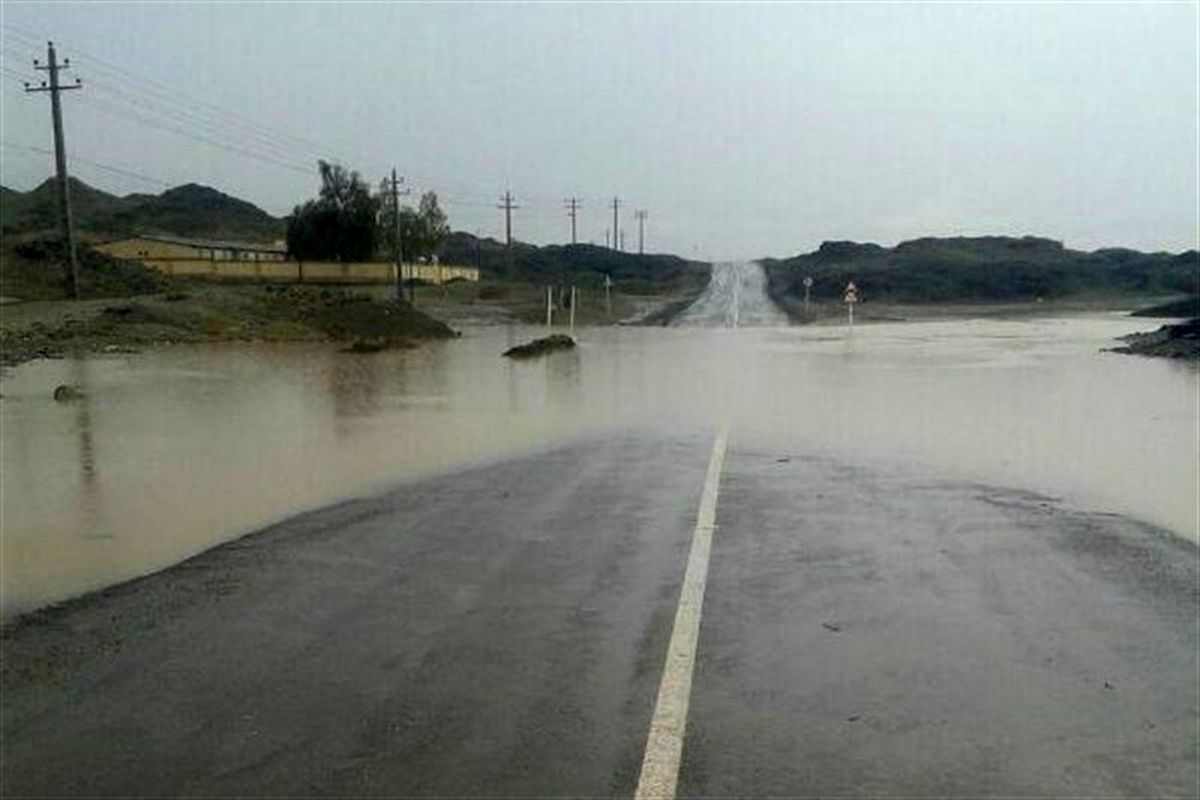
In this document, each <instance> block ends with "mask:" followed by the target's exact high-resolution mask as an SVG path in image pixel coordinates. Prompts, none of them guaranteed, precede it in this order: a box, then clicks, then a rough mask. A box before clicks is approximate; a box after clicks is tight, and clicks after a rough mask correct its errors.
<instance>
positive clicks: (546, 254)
mask: <svg viewBox="0 0 1200 800" xmlns="http://www.w3.org/2000/svg"><path fill="white" fill-rule="evenodd" d="M439 257H440V258H441V260H442V261H444V262H445V263H448V264H462V265H465V266H475V265H476V264H478V266H479V268H480V271H481V272H482V273H483V274H484V275H489V276H492V277H503V276H505V275H506V274H507V270H508V260H507V259H508V256H507V251H506V248H505V246H504V243H503V242H498V241H496V240H495V239H491V238H482V239H477V238H476V237H474V236H472V235H471V234H469V233H462V232H455V233H452V234H450V236H449V237H448V238H447V240H446V242H445V244H444V245H443V246H442V251H441V253H440V255H439ZM513 273H514V277H515V278H516V279H517V280H525V281H531V282H533V283H543V284H549V283H561V284H566V283H575V284H576V285H578V286H580V287H584V286H587V287H597V286H601V285H603V282H604V276H605V275H608V276H610V277H611V278H612V280H613V281H614V282H615V283H617V284H619V285H620V286H621V289H622V291H624V292H628V293H632V294H637V293H640V292H645V293H652V292H658V291H661V290H663V289H664V288H677V289H684V288H691V287H693V286H694V285H695V284H696V283H697V282H700V283H703V282H707V280H708V264H701V263H699V262H695V261H688V260H687V259H684V258H680V257H679V256H673V255H665V254H652V255H642V256H640V255H637V254H636V253H624V252H618V251H616V250H611V249H609V248H607V247H597V246H596V245H591V244H568V245H545V246H537V245H532V244H527V243H525V242H513Z"/></svg>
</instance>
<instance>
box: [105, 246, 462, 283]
mask: <svg viewBox="0 0 1200 800" xmlns="http://www.w3.org/2000/svg"><path fill="white" fill-rule="evenodd" d="M95 249H97V250H99V251H100V252H102V253H106V254H108V255H110V256H113V257H114V258H123V259H127V260H130V261H140V262H141V263H143V264H145V265H146V266H148V267H150V268H152V269H156V270H158V271H159V272H163V273H166V274H167V275H181V276H187V277H194V278H212V279H216V280H242V281H270V282H272V283H276V282H282V283H331V284H341V283H392V282H394V281H395V280H396V268H395V265H393V264H388V263H384V262H357V263H344V262H330V261H288V260H287V248H286V247H285V246H284V244H283V242H275V243H273V244H251V243H247V242H223V241H209V240H200V239H184V238H180V237H174V236H150V235H138V236H133V237H130V238H128V239H119V240H116V241H112V242H105V243H103V244H98V245H95ZM403 277H404V278H405V280H409V279H414V278H415V279H418V280H422V281H425V282H427V283H445V282H447V281H452V280H465V281H478V280H479V270H477V269H475V268H474V267H457V266H451V265H449V264H437V263H433V264H405V265H404V266H403Z"/></svg>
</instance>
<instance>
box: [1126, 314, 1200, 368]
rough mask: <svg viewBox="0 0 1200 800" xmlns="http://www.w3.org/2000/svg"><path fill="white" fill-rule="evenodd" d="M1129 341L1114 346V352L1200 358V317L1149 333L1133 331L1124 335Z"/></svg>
mask: <svg viewBox="0 0 1200 800" xmlns="http://www.w3.org/2000/svg"><path fill="white" fill-rule="evenodd" d="M1121 341H1124V342H1128V344H1127V345H1125V346H1124V347H1114V348H1113V352H1114V353H1128V354H1130V355H1138V356H1157V357H1160V358H1187V359H1192V360H1196V359H1200V319H1190V320H1188V321H1187V322H1180V323H1177V324H1174V325H1163V326H1162V327H1161V328H1159V329H1158V330H1156V331H1150V332H1149V333H1131V334H1129V335H1128V336H1122V337H1121Z"/></svg>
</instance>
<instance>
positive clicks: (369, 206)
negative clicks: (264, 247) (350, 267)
mask: <svg viewBox="0 0 1200 800" xmlns="http://www.w3.org/2000/svg"><path fill="white" fill-rule="evenodd" d="M317 166H318V168H319V171H320V175H321V190H320V194H319V195H318V197H317V198H316V199H315V200H309V201H307V202H306V203H304V204H303V205H299V206H296V208H295V210H294V211H293V212H292V215H291V216H290V217H288V224H287V248H288V253H289V254H290V255H291V256H292V257H293V258H298V259H301V260H312V261H366V260H368V259H370V258H371V256H372V255H374V253H375V249H376V239H377V236H378V230H377V224H376V218H377V216H378V201H377V200H376V198H374V197H372V196H371V190H370V188H369V187H368V186H367V184H366V183H364V182H363V181H362V179H361V178H359V176H358V173H357V172H351V171H348V170H347V169H346V168H345V167H342V166H341V165H338V164H330V163H329V162H327V161H318V162H317Z"/></svg>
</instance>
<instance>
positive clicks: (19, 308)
mask: <svg viewBox="0 0 1200 800" xmlns="http://www.w3.org/2000/svg"><path fill="white" fill-rule="evenodd" d="M2 317H3V319H2V320H0V364H3V365H6V366H10V365H13V364H19V363H21V362H23V361H27V360H29V359H32V358H55V357H61V356H62V355H64V354H65V353H67V352H114V351H115V352H129V351H130V350H136V349H138V348H140V347H144V346H153V345H162V344H172V343H180V342H213V341H252V340H263V341H320V340H334V341H347V342H359V341H364V342H369V343H372V344H373V345H374V346H375V347H374V349H383V348H385V347H395V346H404V345H406V344H409V343H412V342H415V341H417V340H421V339H431V338H446V337H451V336H454V335H455V333H454V331H453V330H451V329H450V328H449V327H447V326H446V325H445V324H444V323H442V322H439V321H438V320H436V319H433V318H432V317H429V316H428V315H426V314H423V313H421V312H419V311H416V310H414V309H413V308H412V307H411V306H409V305H408V304H407V303H405V302H402V301H395V300H374V299H371V298H369V297H364V296H362V295H359V294H356V293H354V292H353V291H347V290H343V289H319V288H309V287H289V288H282V289H281V288H277V287H271V286H267V287H261V286H257V287H252V286H219V285H212V284H191V285H186V284H185V285H176V286H175V287H173V289H172V291H169V292H160V293H157V294H153V295H137V296H134V297H129V298H119V299H110V300H84V301H79V302H75V301H64V300H53V301H30V302H25V303H18V304H8V305H5V306H4V311H3V314H2Z"/></svg>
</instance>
